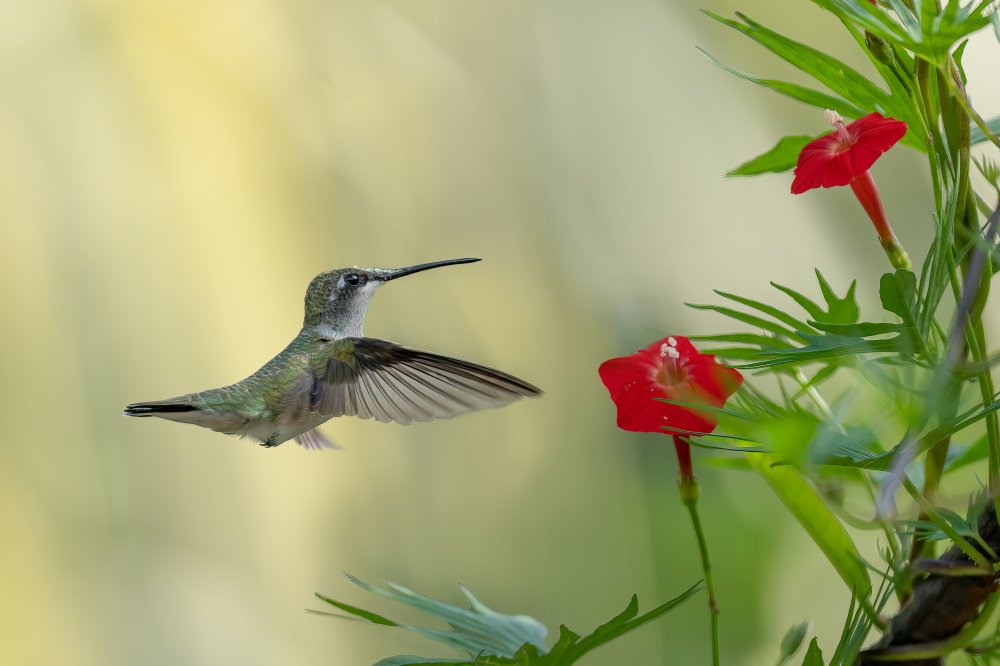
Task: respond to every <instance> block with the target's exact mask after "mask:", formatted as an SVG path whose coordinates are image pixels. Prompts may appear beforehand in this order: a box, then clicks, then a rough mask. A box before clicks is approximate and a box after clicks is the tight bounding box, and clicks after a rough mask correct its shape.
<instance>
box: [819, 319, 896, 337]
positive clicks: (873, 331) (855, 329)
mask: <svg viewBox="0 0 1000 666" xmlns="http://www.w3.org/2000/svg"><path fill="white" fill-rule="evenodd" d="M809 323H810V324H812V325H813V326H814V327H815V328H818V329H819V330H821V331H823V332H824V333H835V334H837V335H845V336H851V337H858V338H867V337H869V336H872V335H885V334H887V333H901V332H904V331H906V328H905V327H903V326H901V325H900V324H888V323H883V322H871V321H861V322H858V323H857V324H828V323H825V322H822V321H810V322H809Z"/></svg>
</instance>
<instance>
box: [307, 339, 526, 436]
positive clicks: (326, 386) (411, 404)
mask: <svg viewBox="0 0 1000 666" xmlns="http://www.w3.org/2000/svg"><path fill="white" fill-rule="evenodd" d="M541 393H542V392H541V391H540V390H539V389H538V388H537V387H535V386H533V385H531V384H529V383H528V382H526V381H524V380H522V379H518V378H517V377H514V376H513V375H509V374H507V373H505V372H501V371H499V370H494V369H493V368H487V367H486V366H482V365H477V364H475V363H470V362H469V361H463V360H461V359H457V358H452V357H449V356H441V355H439V354H432V353H430V352H424V351H419V350H416V349H408V348H406V347H401V346H399V345H397V344H395V343H393V342H388V341H386V340H378V339H375V338H345V339H343V340H341V341H339V343H338V344H337V345H332V346H331V351H330V354H329V358H328V359H327V360H326V363H325V364H324V365H322V366H320V369H319V371H318V372H317V374H316V375H315V376H314V383H313V388H312V392H311V394H310V409H311V410H312V411H314V412H316V413H318V414H320V415H323V416H357V417H359V418H363V419H371V418H373V419H375V420H377V421H395V422H396V423H402V424H409V423H412V422H413V421H431V420H434V419H445V418H450V417H452V416H456V415H457V414H463V413H465V412H471V411H475V410H478V409H486V408H490V407H502V406H504V405H507V404H509V403H511V402H513V401H515V400H518V399H519V398H523V397H534V396H538V395H541Z"/></svg>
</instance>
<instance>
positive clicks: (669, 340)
mask: <svg viewBox="0 0 1000 666" xmlns="http://www.w3.org/2000/svg"><path fill="white" fill-rule="evenodd" d="M667 343H668V344H669V345H670V346H671V347H676V346H677V338H675V337H674V336H670V337H669V338H667Z"/></svg>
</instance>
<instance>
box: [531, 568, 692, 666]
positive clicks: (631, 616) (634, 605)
mask: <svg viewBox="0 0 1000 666" xmlns="http://www.w3.org/2000/svg"><path fill="white" fill-rule="evenodd" d="M702 587H703V584H702V583H701V582H700V581H699V582H698V583H695V584H694V585H692V586H691V587H689V588H688V589H687V590H686V591H684V592H682V593H681V594H680V595H678V596H676V597H674V598H673V599H671V600H670V601H668V602H666V603H665V604H661V605H660V606H657V607H656V608H654V609H652V610H650V611H647V612H646V613H643V614H642V615H640V616H639V617H635V614H636V612H637V610H638V608H639V599H638V598H637V597H636V596H635V595H633V596H632V601H631V602H630V603H629V605H628V607H627V608H626V609H625V610H624V611H623V612H622V613H620V614H619V615H618V616H616V617H615V618H614V619H612V620H611V621H609V622H607V623H605V624H602V625H601V626H599V627H598V628H597V629H595V630H594V632H593V633H592V634H591V635H589V636H586V637H584V638H581V639H580V641H579V642H578V643H577V644H576V645H574V646H572V647H571V648H567V650H566V656H565V657H564V658H563V659H560V660H559V661H558V662H554V663H553V666H554V664H555V663H558V664H559V666H563V664H572V663H573V662H575V661H576V660H577V659H579V658H580V657H582V656H583V655H585V654H587V653H588V652H590V651H592V650H594V649H596V648H598V647H600V646H602V645H604V644H605V643H608V642H610V641H612V640H614V639H616V638H618V637H619V636H623V635H625V634H627V633H628V632H630V631H633V630H635V629H638V628H639V627H641V626H642V625H644V624H646V623H647V622H651V621H653V620H655V619H656V618H658V617H660V616H662V615H666V614H667V613H669V612H670V611H672V610H674V609H675V608H677V607H678V606H680V605H681V604H682V603H684V602H685V601H687V600H688V599H690V598H691V597H692V596H694V595H695V594H697V593H698V592H700V591H701V589H702ZM567 660H568V661H567ZM547 666H548V665H547Z"/></svg>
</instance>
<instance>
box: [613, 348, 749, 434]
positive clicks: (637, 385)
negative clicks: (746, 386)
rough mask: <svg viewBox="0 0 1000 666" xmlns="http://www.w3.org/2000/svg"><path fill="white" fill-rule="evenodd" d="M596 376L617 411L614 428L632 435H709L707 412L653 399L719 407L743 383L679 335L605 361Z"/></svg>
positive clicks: (712, 425) (713, 421)
mask: <svg viewBox="0 0 1000 666" xmlns="http://www.w3.org/2000/svg"><path fill="white" fill-rule="evenodd" d="M598 372H599V374H600V376H601V381H602V382H604V385H605V386H606V387H607V389H608V392H609V393H610V394H611V399H612V400H613V401H614V403H615V405H616V406H617V408H618V427H619V428H621V429H623V430H631V431H636V432H665V431H664V428H668V429H669V428H675V429H676V430H677V431H693V432H711V431H712V430H713V429H714V428H715V426H716V423H717V421H716V418H715V416H714V415H713V414H710V413H707V412H703V411H701V410H699V409H697V408H694V407H689V406H686V405H675V404H669V403H665V402H662V401H659V400H657V399H656V398H667V399H669V400H676V401H678V402H685V403H693V404H704V405H706V406H713V407H721V406H722V405H723V404H725V401H726V399H727V398H728V397H729V396H730V395H731V394H732V393H733V392H734V391H735V390H736V389H737V388H738V387H739V385H740V383H741V382H742V381H743V377H742V375H740V373H739V372H737V371H736V370H734V369H732V368H727V367H725V366H722V365H720V364H719V363H718V362H717V361H716V360H715V357H714V356H712V355H711V354H700V353H698V350H697V349H696V348H695V346H694V345H693V344H691V341H690V340H688V339H687V338H684V337H681V336H676V337H674V336H671V337H667V338H663V339H662V340H658V341H656V342H654V343H652V344H651V345H649V346H648V347H646V348H644V349H640V350H638V351H637V352H635V353H634V354H631V355H629V356H623V357H620V358H613V359H610V360H608V361H605V362H604V363H602V364H601V366H600V368H599V369H598ZM666 432H669V430H668V431H666Z"/></svg>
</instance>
